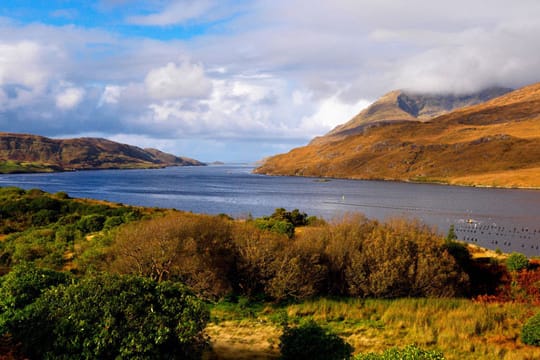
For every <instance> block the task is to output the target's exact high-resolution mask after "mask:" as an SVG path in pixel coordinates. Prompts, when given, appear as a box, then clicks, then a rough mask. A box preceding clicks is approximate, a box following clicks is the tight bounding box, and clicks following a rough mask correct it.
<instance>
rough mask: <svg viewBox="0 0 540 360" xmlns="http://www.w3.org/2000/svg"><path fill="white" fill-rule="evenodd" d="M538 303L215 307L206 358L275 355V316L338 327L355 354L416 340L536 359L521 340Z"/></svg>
mask: <svg viewBox="0 0 540 360" xmlns="http://www.w3.org/2000/svg"><path fill="white" fill-rule="evenodd" d="M539 310H540V308H538V307H535V306H532V305H527V304H512V303H505V304H485V303H478V302H473V301H471V300H467V299H425V298H421V299H396V300H375V299H327V298H324V299H317V300H311V301H305V302H303V303H300V304H291V305H286V306H277V305H273V304H261V303H257V304H255V305H253V304H247V303H244V304H243V305H241V306H238V305H237V304H223V303H222V304H218V305H216V306H214V307H213V310H212V321H211V323H210V325H209V326H208V328H207V333H208V335H209V336H210V339H211V342H212V344H213V345H214V354H212V356H213V357H209V359H233V358H236V359H241V358H246V359H247V358H256V359H273V358H276V357H278V356H279V350H278V346H279V335H280V334H281V325H280V323H281V322H283V320H284V319H286V320H287V321H288V322H289V323H299V322H301V321H303V320H307V319H313V320H315V321H316V322H317V323H319V324H321V325H323V326H326V327H328V328H330V329H332V330H333V331H335V332H337V333H338V334H339V335H340V336H341V337H343V338H344V339H345V340H347V341H348V342H349V343H350V344H351V345H352V346H353V347H354V348H355V353H368V352H378V353H380V352H383V351H384V350H385V349H388V348H390V347H394V346H397V347H404V346H406V345H408V344H416V345H418V346H419V347H421V348H424V349H438V350H440V351H442V352H443V353H444V355H445V357H446V359H449V360H452V359H456V360H457V359H507V360H527V359H538V358H540V348H535V347H531V346H527V345H524V344H522V343H521V341H520V340H519V334H520V330H521V327H522V325H523V324H524V322H525V321H526V320H527V319H528V318H529V317H530V316H532V315H533V314H535V313H536V312H538V311H539Z"/></svg>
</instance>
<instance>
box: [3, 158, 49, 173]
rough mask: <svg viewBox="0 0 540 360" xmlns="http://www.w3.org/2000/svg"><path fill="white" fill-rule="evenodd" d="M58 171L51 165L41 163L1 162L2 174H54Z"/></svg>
mask: <svg viewBox="0 0 540 360" xmlns="http://www.w3.org/2000/svg"><path fill="white" fill-rule="evenodd" d="M56 170H57V169H55V168H54V167H53V166H51V165H47V164H41V163H28V162H17V161H11V160H8V161H3V162H0V173H1V174H16V173H35V172H54V171H56Z"/></svg>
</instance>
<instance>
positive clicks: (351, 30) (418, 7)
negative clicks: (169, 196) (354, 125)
mask: <svg viewBox="0 0 540 360" xmlns="http://www.w3.org/2000/svg"><path fill="white" fill-rule="evenodd" d="M52 4H53V5H51V6H53V7H54V8H51V9H49V10H48V12H47V14H50V15H48V16H50V18H47V16H46V15H44V17H43V20H42V21H27V20H25V19H23V18H22V17H20V15H19V14H24V13H25V10H24V9H14V10H13V11H12V12H6V11H7V10H4V12H0V16H3V18H1V21H0V130H3V131H18V132H33V133H38V134H42V135H46V136H55V137H65V136H81V135H95V136H104V137H108V138H112V139H121V140H122V141H125V142H129V143H134V144H136V145H141V146H153V147H161V148H162V149H164V150H166V151H171V152H174V153H177V154H181V155H187V156H191V157H195V158H199V159H202V160H206V161H212V160H225V161H234V160H241V161H246V160H258V159H260V158H262V157H265V156H268V155H271V154H274V153H276V152H280V151H287V150H288V149H290V148H291V147H294V146H299V145H302V144H305V143H307V142H308V141H309V140H310V139H311V138H312V137H314V136H318V135H322V134H324V133H325V132H327V131H329V130H330V129H332V128H333V127H335V126H336V125H338V124H341V123H343V122H345V121H347V120H349V119H350V118H351V117H352V116H354V115H355V114H356V113H358V112H359V111H361V110H362V108H364V107H365V106H367V105H368V104H369V103H370V102H371V101H373V100H375V99H376V98H377V97H379V96H381V95H383V94H384V93H386V92H388V91H391V90H393V89H396V88H407V89H412V90H416V91H421V92H452V93H464V92H472V91H476V90H480V89H482V88H485V87H489V86H495V85H499V86H509V87H519V86H523V85H526V84H529V83H533V82H537V81H540V73H539V72H538V69H539V68H540V42H538V40H537V36H536V34H538V33H540V20H538V19H540V3H539V2H537V1H532V0H521V1H519V2H514V3H512V4H511V6H510V5H509V4H508V2H506V1H504V2H503V1H500V0H491V1H484V0H476V1H470V0H469V1H464V0H456V1H453V2H452V3H451V4H450V3H434V2H432V1H431V2H430V1H427V0H411V1H407V2H396V1H386V0H383V1H378V2H374V1H367V0H336V1H332V2H329V1H328V2H318V3H317V5H316V6H314V3H313V2H312V1H307V0H289V1H285V0H276V1H272V2H268V1H262V0H256V1H220V2H217V1H211V0H203V1H192V0H180V1H166V0H164V1H159V2H150V1H140V0H136V1H135V0H102V1H101V2H99V3H98V5H96V6H93V7H89V8H85V9H83V8H76V6H74V8H71V9H64V8H62V6H61V5H62V2H58V4H56V2H52ZM55 4H56V5H55ZM15 10H17V11H15ZM85 11H94V12H95V14H97V15H101V16H102V18H103V19H105V20H103V23H100V22H98V20H95V21H96V22H94V23H90V24H89V23H87V22H86V23H83V20H84V19H83V16H84V14H85ZM66 14H69V16H67V15H66ZM59 18H61V19H63V21H68V23H62V24H58V21H59V20H58V19H59ZM95 18H96V19H99V18H100V17H98V16H96V17H95ZM85 21H87V20H85Z"/></svg>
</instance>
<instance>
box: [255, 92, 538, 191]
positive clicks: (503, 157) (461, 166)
mask: <svg viewBox="0 0 540 360" xmlns="http://www.w3.org/2000/svg"><path fill="white" fill-rule="evenodd" d="M400 94H402V93H390V94H388V95H387V96H386V98H385V97H383V98H382V99H381V100H379V101H378V102H376V103H374V104H373V105H372V106H370V107H369V108H368V109H366V110H365V111H363V112H362V113H360V114H359V115H358V116H357V117H356V118H354V119H352V120H351V121H350V122H349V123H347V124H345V125H343V126H340V127H337V128H336V129H334V130H333V131H331V132H330V133H329V134H327V135H326V136H324V137H323V138H319V139H315V141H312V142H311V143H310V144H309V145H307V146H304V147H300V148H297V149H293V150H291V151H290V152H289V153H287V154H282V155H277V156H274V157H271V158H269V159H267V160H266V161H265V163H264V164H263V165H262V166H261V167H259V168H257V169H256V170H255V172H257V173H263V174H269V175H301V176H317V177H319V176H320V177H339V178H354V179H384V180H401V181H428V182H442V183H450V184H460V185H479V186H500V187H540V176H539V175H540V83H538V84H534V85H530V86H527V87H524V88H522V89H519V90H516V91H512V92H509V93H506V94H505V95H502V96H500V97H496V98H494V99H492V100H489V101H486V102H483V103H480V104H477V105H473V106H468V107H464V108H459V109H455V110H453V111H450V112H448V113H446V114H444V115H439V116H435V117H434V118H429V114H430V113H437V112H436V111H435V112H433V111H431V110H429V111H425V112H424V114H425V115H426V117H427V118H429V119H428V120H424V119H422V115H423V114H422V111H417V112H414V111H405V110H404V108H405V106H403V105H402V104H401V105H399V101H398V100H399V95H400ZM394 100H395V101H394ZM381 104H383V105H385V106H381ZM391 104H394V106H393V107H392V106H391ZM395 104H397V106H396V105H395ZM428 108H429V107H428ZM424 109H425V107H424ZM415 113H416V114H418V115H419V116H416V117H415V116H414V114H415ZM388 114H390V115H388ZM396 115H399V116H396ZM368 116H369V117H368ZM366 119H367V120H366Z"/></svg>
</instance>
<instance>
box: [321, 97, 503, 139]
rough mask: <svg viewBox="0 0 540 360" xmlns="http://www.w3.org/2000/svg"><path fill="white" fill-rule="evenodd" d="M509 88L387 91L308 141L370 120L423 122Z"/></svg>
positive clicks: (349, 131) (342, 134) (332, 136)
mask: <svg viewBox="0 0 540 360" xmlns="http://www.w3.org/2000/svg"><path fill="white" fill-rule="evenodd" d="M510 91H512V89H509V88H501V87H493V88H488V89H485V90H483V91H480V92H476V93H472V94H465V95H453V94H446V95H442V94H417V93H413V92H406V91H402V90H395V91H391V92H389V93H388V94H386V95H384V96H383V97H381V98H380V99H378V100H377V101H376V102H374V103H373V104H371V105H370V106H369V107H368V108H366V109H365V110H363V111H361V112H360V113H359V114H358V115H356V116H355V117H353V118H352V119H351V120H350V121H348V122H346V123H345V124H342V125H339V126H337V127H336V128H334V129H333V130H332V131H330V132H329V133H328V134H326V135H325V136H323V137H318V138H315V139H314V140H313V141H312V143H317V142H324V141H332V140H337V139H339V138H344V137H347V136H349V135H353V134H355V133H358V132H361V131H362V129H363V128H365V127H366V126H370V125H372V124H374V123H389V122H395V121H427V120H430V119H433V118H434V117H436V116H439V115H443V114H446V113H448V112H450V111H452V110H455V109H459V108H463V107H466V106H471V105H476V104H480V103H483V102H485V101H488V100H491V99H493V98H496V97H498V96H501V95H504V94H506V93H508V92H510Z"/></svg>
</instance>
